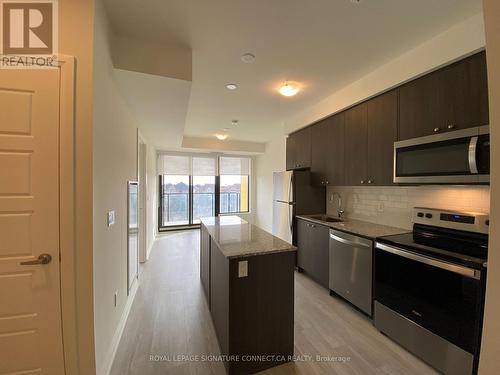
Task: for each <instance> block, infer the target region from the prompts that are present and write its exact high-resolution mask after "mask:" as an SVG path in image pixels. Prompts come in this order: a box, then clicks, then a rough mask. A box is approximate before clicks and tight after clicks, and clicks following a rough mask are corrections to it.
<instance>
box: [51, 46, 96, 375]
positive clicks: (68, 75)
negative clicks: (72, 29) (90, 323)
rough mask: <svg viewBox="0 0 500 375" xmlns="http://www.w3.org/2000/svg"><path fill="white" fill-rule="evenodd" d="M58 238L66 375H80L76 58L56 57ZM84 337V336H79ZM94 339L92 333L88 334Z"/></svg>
mask: <svg viewBox="0 0 500 375" xmlns="http://www.w3.org/2000/svg"><path fill="white" fill-rule="evenodd" d="M59 63H60V68H59V72H60V82H59V87H60V96H59V108H60V109H59V111H60V117H59V184H60V186H59V188H60V191H59V194H60V195H59V203H60V212H59V223H60V224H59V237H60V250H59V251H60V256H61V259H60V272H61V313H62V314H61V315H62V331H63V347H64V349H63V350H64V362H65V365H64V366H65V372H66V374H68V375H69V374H80V367H79V362H78V358H79V348H78V330H77V323H78V314H77V313H78V311H77V301H76V296H75V294H76V289H77V285H76V273H75V266H76V262H75V165H74V163H75V146H74V142H75V94H74V91H75V58H74V57H72V56H66V55H59ZM81 334H82V335H85V334H86V333H85V332H81ZM91 334H92V335H93V332H91Z"/></svg>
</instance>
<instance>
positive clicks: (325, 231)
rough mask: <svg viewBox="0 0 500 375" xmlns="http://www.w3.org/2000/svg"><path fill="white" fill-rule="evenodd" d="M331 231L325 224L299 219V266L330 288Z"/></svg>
mask: <svg viewBox="0 0 500 375" xmlns="http://www.w3.org/2000/svg"><path fill="white" fill-rule="evenodd" d="M329 232H330V228H329V227H327V226H325V225H320V224H315V223H312V222H310V221H307V220H302V219H297V247H298V250H297V267H299V269H300V270H301V271H303V272H304V273H306V274H307V275H308V276H309V277H311V278H312V279H313V280H315V281H316V282H318V283H319V284H320V285H322V286H324V287H325V288H328V281H329Z"/></svg>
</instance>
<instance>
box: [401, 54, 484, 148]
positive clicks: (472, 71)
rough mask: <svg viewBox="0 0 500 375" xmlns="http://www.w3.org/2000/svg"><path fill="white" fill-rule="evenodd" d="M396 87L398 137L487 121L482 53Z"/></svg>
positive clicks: (428, 133) (450, 129)
mask: <svg viewBox="0 0 500 375" xmlns="http://www.w3.org/2000/svg"><path fill="white" fill-rule="evenodd" d="M399 90H400V105H399V110H400V125H399V126H400V130H399V139H400V140H405V139H410V138H416V137H422V136H426V135H432V134H436V133H441V132H447V131H453V130H458V129H465V128H470V127H474V126H481V125H487V124H488V123H489V117H488V83H487V73H486V55H485V52H480V53H477V54H475V55H472V56H470V57H468V58H466V59H464V60H461V61H458V62H456V63H454V64H451V65H449V66H446V67H444V68H442V69H439V70H437V71H435V72H432V73H429V74H427V75H425V76H423V77H421V78H418V79H416V80H414V81H411V82H409V83H407V84H405V85H403V86H401V87H400V89H399Z"/></svg>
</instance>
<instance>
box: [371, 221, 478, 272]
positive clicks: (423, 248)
mask: <svg viewBox="0 0 500 375" xmlns="http://www.w3.org/2000/svg"><path fill="white" fill-rule="evenodd" d="M377 242H380V243H384V244H387V245H391V246H394V247H398V248H401V249H403V250H408V251H411V252H414V253H418V254H422V255H426V256H429V257H432V258H437V259H441V260H444V261H447V262H451V263H456V264H461V265H465V266H468V267H472V268H475V269H480V268H483V267H484V264H485V262H486V261H487V259H488V235H486V234H479V233H472V232H464V231H457V230H451V229H445V228H436V227H431V226H427V225H421V224H415V226H414V229H413V232H410V233H403V234H396V235H392V236H384V237H378V238H377Z"/></svg>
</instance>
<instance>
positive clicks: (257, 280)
mask: <svg viewBox="0 0 500 375" xmlns="http://www.w3.org/2000/svg"><path fill="white" fill-rule="evenodd" d="M202 227H203V226H202ZM202 245H203V246H206V243H204V242H203V241H202ZM210 254H211V256H210V293H209V294H207V295H210V313H211V315H212V320H213V323H214V327H215V332H216V334H217V339H218V341H219V346H220V350H221V355H222V356H224V358H225V359H226V360H225V361H224V364H225V366H226V370H227V373H228V374H230V375H232V374H254V373H257V372H259V371H263V370H265V369H267V368H270V367H274V366H277V365H279V364H281V363H284V362H289V361H291V360H292V356H293V349H294V347H293V338H294V268H295V252H284V253H275V254H266V255H260V256H252V257H245V258H235V259H228V258H226V257H225V256H224V255H223V254H222V252H221V251H220V250H219V248H218V246H217V243H216V242H215V241H213V239H211V241H210ZM240 262H248V276H245V277H238V269H239V263H240ZM264 356H266V357H264ZM263 358H265V359H263Z"/></svg>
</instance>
